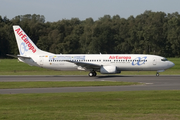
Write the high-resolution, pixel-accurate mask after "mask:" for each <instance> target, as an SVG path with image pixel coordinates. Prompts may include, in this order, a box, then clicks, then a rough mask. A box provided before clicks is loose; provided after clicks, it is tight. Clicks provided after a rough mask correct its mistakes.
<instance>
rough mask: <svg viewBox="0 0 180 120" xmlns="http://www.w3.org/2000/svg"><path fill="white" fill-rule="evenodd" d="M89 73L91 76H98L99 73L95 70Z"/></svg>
mask: <svg viewBox="0 0 180 120" xmlns="http://www.w3.org/2000/svg"><path fill="white" fill-rule="evenodd" d="M88 75H89V77H93V76H96V75H97V73H96V72H95V71H93V72H90V73H89V74H88Z"/></svg>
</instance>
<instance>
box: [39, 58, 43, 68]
mask: <svg viewBox="0 0 180 120" xmlns="http://www.w3.org/2000/svg"><path fill="white" fill-rule="evenodd" d="M43 61H44V59H43V56H39V65H40V66H41V67H42V66H43Z"/></svg>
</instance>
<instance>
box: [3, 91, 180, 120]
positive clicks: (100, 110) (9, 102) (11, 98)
mask: <svg viewBox="0 0 180 120" xmlns="http://www.w3.org/2000/svg"><path fill="white" fill-rule="evenodd" d="M0 119H1V120H179V119H180V91H126V92H85V93H84V92H83V93H51V94H8V95H0Z"/></svg>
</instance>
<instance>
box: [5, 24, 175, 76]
mask: <svg viewBox="0 0 180 120" xmlns="http://www.w3.org/2000/svg"><path fill="white" fill-rule="evenodd" d="M13 30H14V34H15V38H16V41H17V45H18V49H19V53H20V55H9V54H7V55H8V56H11V57H16V58H18V60H19V61H21V62H24V63H27V64H29V65H31V66H38V67H42V68H47V69H52V70H83V71H89V74H88V75H89V76H90V77H92V76H96V75H97V72H100V73H101V74H117V73H121V71H157V73H156V76H159V72H163V71H165V70H166V69H168V68H171V67H173V66H174V65H175V64H174V63H173V62H171V61H168V60H167V59H166V58H164V57H161V56H157V55H147V54H53V53H50V52H46V51H43V50H40V49H39V48H38V47H37V46H36V45H35V44H34V43H33V42H32V40H31V39H30V38H29V37H28V36H27V34H26V33H25V32H24V31H23V30H22V28H21V27H20V26H18V25H14V26H13Z"/></svg>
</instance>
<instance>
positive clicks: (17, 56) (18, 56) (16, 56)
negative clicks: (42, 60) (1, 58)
mask: <svg viewBox="0 0 180 120" xmlns="http://www.w3.org/2000/svg"><path fill="white" fill-rule="evenodd" d="M6 55H7V56H10V57H15V58H25V59H31V57H26V56H20V55H9V54H6Z"/></svg>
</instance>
